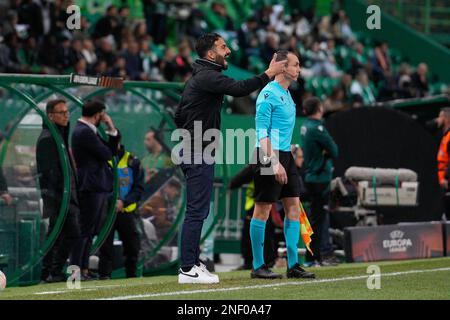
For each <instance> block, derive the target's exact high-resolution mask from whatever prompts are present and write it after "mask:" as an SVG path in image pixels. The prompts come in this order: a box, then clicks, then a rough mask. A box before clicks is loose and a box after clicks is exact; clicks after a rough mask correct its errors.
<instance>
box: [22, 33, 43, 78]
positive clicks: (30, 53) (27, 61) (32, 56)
mask: <svg viewBox="0 0 450 320" xmlns="http://www.w3.org/2000/svg"><path fill="white" fill-rule="evenodd" d="M18 57H19V61H20V63H21V64H22V65H27V66H30V67H31V71H32V72H41V71H43V69H44V68H43V66H42V65H41V63H40V61H39V52H38V50H37V43H36V39H35V38H34V37H31V36H29V37H27V38H26V39H25V40H24V42H23V44H22V47H21V48H20V49H19V52H18Z"/></svg>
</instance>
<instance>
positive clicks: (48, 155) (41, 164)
mask: <svg viewBox="0 0 450 320" xmlns="http://www.w3.org/2000/svg"><path fill="white" fill-rule="evenodd" d="M56 128H57V130H58V133H59V134H60V136H61V138H62V140H63V142H64V145H65V147H66V148H65V149H64V152H66V155H67V157H68V159H69V168H68V169H69V174H70V205H72V206H75V207H78V197H77V179H76V174H75V165H74V162H73V158H72V156H71V154H70V152H68V150H69V148H68V147H69V143H68V140H69V127H68V126H67V127H60V126H56ZM36 165H37V173H38V180H39V186H40V189H41V196H42V200H43V202H44V212H43V216H44V218H48V217H56V216H57V215H58V213H59V209H60V207H61V199H62V193H63V189H64V175H63V170H62V167H61V159H60V157H59V153H58V149H57V146H56V143H55V140H54V138H53V137H52V135H51V132H50V130H49V128H48V127H47V126H46V125H45V124H44V125H43V126H42V131H41V134H40V135H39V138H38V140H37V143H36Z"/></svg>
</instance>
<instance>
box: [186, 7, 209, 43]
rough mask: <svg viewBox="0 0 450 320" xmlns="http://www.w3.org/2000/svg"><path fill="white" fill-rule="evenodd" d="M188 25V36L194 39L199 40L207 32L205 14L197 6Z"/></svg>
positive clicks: (192, 11)
mask: <svg viewBox="0 0 450 320" xmlns="http://www.w3.org/2000/svg"><path fill="white" fill-rule="evenodd" d="M187 24H188V26H189V28H187V30H186V35H187V36H190V37H192V38H194V39H197V38H198V37H200V36H201V35H202V34H204V33H206V32H207V24H206V22H205V17H204V15H203V12H202V11H201V10H200V9H199V8H197V6H195V5H194V6H193V7H192V10H191V15H190V16H189V18H188V20H187Z"/></svg>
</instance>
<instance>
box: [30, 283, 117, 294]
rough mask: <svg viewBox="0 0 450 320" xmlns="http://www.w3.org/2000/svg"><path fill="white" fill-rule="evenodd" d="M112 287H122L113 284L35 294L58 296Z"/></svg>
mask: <svg viewBox="0 0 450 320" xmlns="http://www.w3.org/2000/svg"><path fill="white" fill-rule="evenodd" d="M111 287H122V286H121V285H120V284H112V285H107V286H89V287H85V288H83V287H81V289H66V290H55V291H40V292H34V293H33V294H37V295H46V294H57V293H66V292H74V291H77V290H78V291H94V290H98V289H101V288H111Z"/></svg>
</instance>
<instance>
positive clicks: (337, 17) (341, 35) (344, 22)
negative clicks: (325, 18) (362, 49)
mask: <svg viewBox="0 0 450 320" xmlns="http://www.w3.org/2000/svg"><path fill="white" fill-rule="evenodd" d="M331 24H332V32H333V36H334V40H335V41H336V42H337V44H339V45H343V44H346V45H351V44H352V42H353V41H355V35H354V34H353V31H352V28H351V27H350V23H349V19H348V17H347V14H346V13H345V11H344V10H339V11H338V12H337V13H334V14H333V15H332V17H331Z"/></svg>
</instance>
